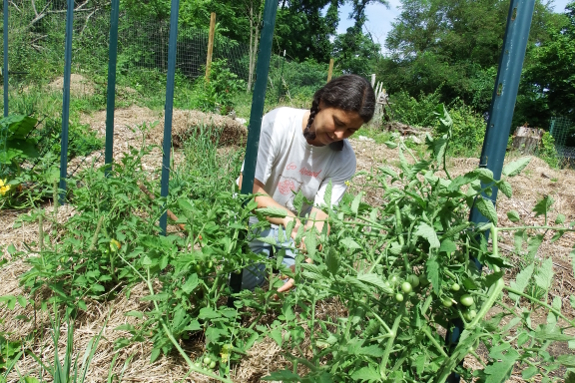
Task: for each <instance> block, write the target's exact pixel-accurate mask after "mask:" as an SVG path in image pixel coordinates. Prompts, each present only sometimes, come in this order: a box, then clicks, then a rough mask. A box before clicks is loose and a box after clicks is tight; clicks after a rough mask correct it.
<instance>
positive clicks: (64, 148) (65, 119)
mask: <svg viewBox="0 0 575 383" xmlns="http://www.w3.org/2000/svg"><path fill="white" fill-rule="evenodd" d="M73 23H74V0H68V9H67V10H66V43H65V44H66V45H65V51H64V60H65V63H64V90H63V93H64V96H63V102H62V104H63V105H62V135H61V140H62V141H61V150H60V189H62V192H61V193H60V205H63V204H64V200H65V198H66V178H68V127H69V120H70V76H71V74H72V34H73V32H74V29H73Z"/></svg>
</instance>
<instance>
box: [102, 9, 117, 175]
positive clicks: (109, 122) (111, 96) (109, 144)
mask: <svg viewBox="0 0 575 383" xmlns="http://www.w3.org/2000/svg"><path fill="white" fill-rule="evenodd" d="M119 14H120V0H112V13H111V15H110V51H109V61H108V95H107V101H108V102H107V105H106V155H105V163H106V164H111V163H112V161H113V160H114V108H115V105H116V63H117V59H118V18H119ZM110 170H111V168H107V169H106V172H109V171H110Z"/></svg>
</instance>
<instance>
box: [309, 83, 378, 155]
mask: <svg viewBox="0 0 575 383" xmlns="http://www.w3.org/2000/svg"><path fill="white" fill-rule="evenodd" d="M320 103H322V104H323V105H324V106H325V107H328V108H337V109H341V110H345V111H346V112H357V114H359V116H360V117H361V119H362V120H363V122H364V123H367V122H369V120H371V118H372V117H373V113H374V111H375V93H374V92H373V88H372V87H371V84H370V83H369V82H368V81H367V80H366V79H364V78H363V77H361V76H357V75H355V74H346V75H343V76H340V77H337V78H335V79H333V80H331V81H330V82H328V83H327V84H326V85H324V86H323V87H322V88H321V89H319V90H318V91H317V92H315V94H314V96H313V102H312V104H311V109H310V115H309V120H308V122H307V126H306V127H305V129H304V132H303V135H304V137H305V138H306V139H307V140H313V139H315V137H316V135H315V132H312V131H311V129H310V128H311V125H312V124H313V120H314V119H315V116H316V115H317V113H318V112H319V104H320ZM330 147H331V148H332V149H334V150H342V149H343V141H337V142H333V143H331V144H330Z"/></svg>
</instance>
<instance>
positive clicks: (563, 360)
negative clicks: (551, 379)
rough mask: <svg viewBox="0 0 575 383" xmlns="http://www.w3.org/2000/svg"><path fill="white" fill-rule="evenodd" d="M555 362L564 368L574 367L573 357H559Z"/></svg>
mask: <svg viewBox="0 0 575 383" xmlns="http://www.w3.org/2000/svg"><path fill="white" fill-rule="evenodd" d="M556 361H557V363H559V364H561V365H562V366H565V367H569V368H574V367H575V355H559V356H558V357H557V359H556Z"/></svg>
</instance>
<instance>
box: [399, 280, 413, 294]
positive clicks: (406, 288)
mask: <svg viewBox="0 0 575 383" xmlns="http://www.w3.org/2000/svg"><path fill="white" fill-rule="evenodd" d="M411 290H412V288H411V283H409V282H403V283H402V284H401V291H403V292H404V293H406V294H409V293H410V292H411Z"/></svg>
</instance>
